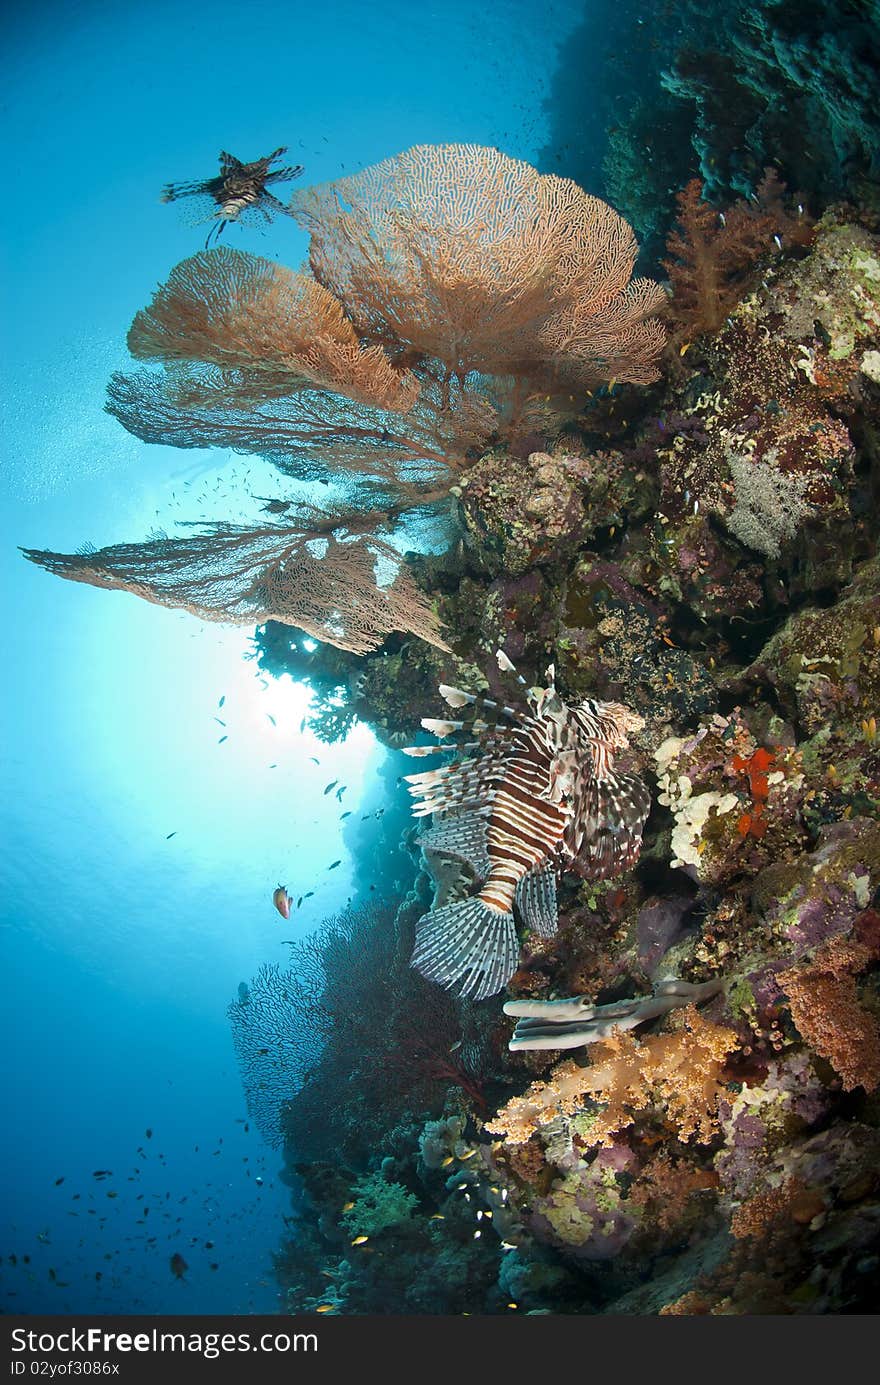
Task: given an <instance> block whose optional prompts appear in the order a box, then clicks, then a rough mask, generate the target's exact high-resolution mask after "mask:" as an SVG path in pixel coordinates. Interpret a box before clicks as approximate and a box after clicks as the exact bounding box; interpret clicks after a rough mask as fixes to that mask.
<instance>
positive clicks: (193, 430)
mask: <svg viewBox="0 0 880 1385" xmlns="http://www.w3.org/2000/svg"><path fill="white" fill-rule="evenodd" d="M291 211H292V214H293V215H295V216H296V218H297V219H298V220H299V221H300V223H301V224H303V225H304V226H306V227H307V229H308V230H309V232H310V236H311V245H310V263H311V270H312V274H311V275H310V274H308V273H300V274H295V273H293V272H291V271H289V270H287V269H284V268H283V267H281V266H279V265H276V264H274V263H273V262H271V261H269V260H265V259H260V258H258V257H256V256H252V255H246V254H241V253H236V252H233V251H227V250H223V251H212V252H211V253H209V254H200V255H195V256H193V257H191V258H190V259H189V260H185V261H184V262H183V263H182V264H181V265H178V267H177V268H176V269H175V270H173V271H172V274H171V276H170V278H169V281H168V283H167V284H166V285H165V286H164V287H162V288H160V289H159V291H158V292H157V294H156V296H155V298H154V300H153V302H152V304H151V305H150V306H149V307H148V308H146V309H145V310H144V311H142V312H140V313H138V315H137V317H136V318H135V320H134V323H133V324H132V328H131V331H130V333H129V345H130V347H131V350H132V353H133V354H134V355H135V356H138V357H139V358H141V359H149V360H159V361H163V362H164V363H165V366H166V369H165V372H164V374H158V373H157V372H154V371H149V372H138V373H135V374H131V375H116V376H114V377H113V380H112V381H111V385H110V392H109V394H110V397H109V402H108V409H109V411H110V412H111V413H113V414H115V415H116V417H117V418H119V419H120V421H121V422H122V423H123V425H124V426H125V427H126V428H128V430H129V431H130V432H132V433H134V434H135V435H136V436H137V437H140V438H143V439H144V440H145V441H147V442H162V443H167V444H170V445H172V446H178V447H207V446H221V447H228V448H232V449H233V450H235V451H240V452H254V453H257V454H260V455H263V456H266V457H268V458H269V459H270V460H271V461H272V462H274V463H275V464H276V465H278V466H279V467H280V468H281V469H282V470H284V471H286V472H288V473H289V474H291V475H294V476H296V477H297V478H298V479H303V480H312V479H321V480H325V479H327V477H328V475H331V474H335V475H338V476H339V477H340V478H341V480H342V481H343V482H344V483H345V484H346V486H347V488H348V489H349V490H353V489H356V490H360V491H366V492H370V502H371V503H375V502H376V500H377V495H376V493H377V492H380V493H381V495H382V503H386V504H387V501H388V498H389V494H391V496H392V497H393V503H394V506H395V508H396V509H398V510H399V509H402V508H407V507H410V506H419V505H422V504H428V503H433V502H435V501H437V500H439V499H443V498H445V497H446V495H447V494H448V492H449V486H450V483H451V481H452V479H453V474H454V473H456V472H458V471H460V470H462V469H465V468H466V467H467V466H468V465H469V463H470V462H471V461H472V460H473V458H474V457H475V456H477V455H479V454H480V452H482V451H485V448H486V446H487V445H488V443H489V442H490V441H491V440H493V439H503V440H505V441H507V442H513V441H515V440H517V439H522V438H523V437H526V436H529V435H530V434H531V433H532V432H534V431H535V430H538V431H539V432H541V433H546V432H547V431H548V430H551V429H558V426H559V423H560V421H561V418H562V417H565V416H573V415H575V414H576V413H577V412H578V410H579V408H580V407H581V405H582V404H583V400H584V394H583V391H584V390H585V389H586V388H587V387H588V386H590V385H591V384H595V383H596V382H599V381H609V380H612V379H617V380H620V381H631V382H634V383H646V382H648V381H651V380H654V379H656V378H657V375H658V373H659V372H658V369H657V361H658V359H659V356H660V353H661V351H662V348H663V344H664V340H665V330H664V328H663V326H662V325H661V323H660V321H659V319H658V318H657V317H656V316H654V314H655V313H656V311H657V310H658V308H659V307H660V306H661V304H662V303H663V302H664V301H665V296H664V294H663V291H662V289H661V288H660V287H659V285H657V284H655V283H653V282H652V281H650V280H645V279H632V278H631V275H632V270H633V266H634V263H635V259H636V254H637V251H638V246H637V243H636V240H635V237H634V235H633V232H632V230H631V228H630V227H629V226H628V225H627V223H626V222H625V221H624V220H623V219H622V218H621V217H620V216H619V215H618V214H617V212H615V211H614V210H613V209H612V208H611V207H609V206H608V205H607V204H606V203H604V202H601V201H599V199H597V198H595V197H591V196H589V195H588V194H587V193H585V192H584V191H583V190H582V189H581V188H579V187H578V186H577V185H576V184H575V183H573V182H571V181H570V180H569V179H565V178H558V177H555V176H551V175H542V174H539V173H538V172H537V171H536V170H535V169H534V168H531V167H530V166H529V165H528V164H525V163H522V162H520V161H519V160H516V159H510V158H508V157H507V156H506V155H504V154H501V153H500V152H499V151H498V150H495V149H484V148H481V147H479V146H476V145H438V146H428V145H425V146H419V147H417V148H415V149H410V150H408V151H406V152H405V153H403V154H400V155H398V156H397V157H395V158H392V159H387V160H385V162H384V163H381V164H378V165H376V166H375V167H374V168H368V169H366V170H364V171H363V172H362V173H359V174H357V175H355V176H353V177H350V178H342V179H340V180H338V181H337V182H334V183H328V184H325V185H322V186H318V187H314V188H307V189H304V190H303V191H302V192H301V193H299V194H298V196H297V197H296V198H295V199H294V201H293V202H292V203H291Z"/></svg>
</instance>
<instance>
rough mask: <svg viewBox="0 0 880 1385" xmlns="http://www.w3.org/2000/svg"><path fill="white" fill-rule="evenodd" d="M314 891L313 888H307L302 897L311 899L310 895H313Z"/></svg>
mask: <svg viewBox="0 0 880 1385" xmlns="http://www.w3.org/2000/svg"><path fill="white" fill-rule="evenodd" d="M314 893H315V891H314V890H308V891H307V892H306V893H305V894H304V895H303V899H311V898H312V895H313V894H314Z"/></svg>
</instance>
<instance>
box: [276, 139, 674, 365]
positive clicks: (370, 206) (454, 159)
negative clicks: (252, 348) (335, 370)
mask: <svg viewBox="0 0 880 1385" xmlns="http://www.w3.org/2000/svg"><path fill="white" fill-rule="evenodd" d="M291 210H292V212H293V214H294V216H295V217H296V218H297V220H298V221H299V222H300V223H301V224H302V225H304V226H305V227H306V228H307V229H308V231H309V233H310V235H311V247H310V263H311V267H312V271H313V273H314V274H315V277H316V278H317V279H318V280H319V281H320V282H321V283H322V284H325V285H326V286H327V287H328V288H329V289H330V290H331V291H332V293H334V294H335V295H336V297H337V298H338V299H339V301H340V302H341V303H342V304H343V305H344V307H345V310H346V312H347V314H348V316H349V317H350V318H351V320H352V322H353V323H354V324H355V327H356V328H357V330H358V333H359V334H360V335H361V336H363V337H365V338H367V339H368V340H370V341H375V342H379V343H381V344H382V345H383V346H384V347H385V348H386V350H388V351H389V353H390V354H391V356H392V358H393V359H395V360H397V361H410V360H416V359H418V358H419V357H431V358H433V359H434V360H436V361H439V362H440V363H441V364H442V366H443V368H444V370H445V372H446V373H447V374H448V375H449V376H450V377H453V376H457V377H458V378H459V379H463V378H464V377H465V376H466V375H467V374H469V373H470V372H471V371H480V372H481V373H483V374H490V375H496V376H499V375H501V376H504V375H510V376H514V377H516V378H517V379H529V380H532V381H533V382H534V383H535V384H540V383H541V382H542V381H544V380H546V379H547V378H548V377H553V376H563V377H564V378H566V379H572V380H574V381H576V382H577V384H578V385H580V386H581V387H583V386H584V385H588V384H590V383H592V382H596V381H600V380H609V379H612V378H616V379H618V380H628V381H631V382H633V383H639V384H643V383H648V382H650V381H651V380H655V379H656V378H657V375H658V370H657V359H658V356H659V354H660V351H661V349H662V346H663V341H664V332H663V328H662V327H661V326H660V324H659V322H658V321H657V320H656V319H653V318H652V316H651V315H652V314H653V313H655V312H656V311H657V310H658V308H659V307H660V306H661V305H662V303H663V302H664V301H665V300H664V295H663V292H662V290H661V288H660V287H659V285H658V284H655V283H653V282H652V281H650V280H645V279H636V280H632V281H631V275H632V270H633V266H634V264H635V260H636V255H637V253H638V246H637V243H636V239H635V236H634V235H633V232H632V229H631V228H630V226H629V225H628V224H627V223H626V222H625V221H624V220H623V218H622V217H621V216H619V215H618V213H617V212H615V211H614V210H613V208H611V207H609V206H608V204H607V203H605V202H602V201H600V200H599V199H598V198H596V197H591V196H590V195H589V194H588V193H585V192H584V191H583V189H581V188H579V187H578V185H577V184H576V183H573V182H572V181H571V180H570V179H568V178H559V177H556V176H555V175H552V174H550V175H548V174H540V173H538V172H537V170H536V169H534V168H532V167H531V166H530V165H529V164H527V163H523V162H521V161H520V160H518V159H511V158H509V157H508V156H507V155H506V154H502V153H501V152H500V150H497V149H492V148H484V147H482V146H480V145H474V144H440V145H418V146H416V147H415V148H413V149H408V150H406V151H405V152H404V153H402V154H398V155H396V156H395V157H394V158H390V159H386V160H385V161H384V162H383V163H380V164H376V165H375V166H374V167H372V168H367V169H365V170H364V171H363V172H362V173H357V174H355V175H353V176H352V177H349V178H340V179H339V180H338V181H336V182H333V183H328V184H325V185H323V186H318V187H311V188H303V189H301V190H299V191H298V192H297V193H296V195H295V196H294V197H293V198H292V200H291Z"/></svg>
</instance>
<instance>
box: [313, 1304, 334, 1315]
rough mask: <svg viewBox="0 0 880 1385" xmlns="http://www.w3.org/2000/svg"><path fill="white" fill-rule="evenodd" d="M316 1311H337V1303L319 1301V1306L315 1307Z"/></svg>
mask: <svg viewBox="0 0 880 1385" xmlns="http://www.w3.org/2000/svg"><path fill="white" fill-rule="evenodd" d="M315 1312H316V1313H335V1312H336V1304H335V1303H319V1304H318V1306H317V1308H316V1309H315Z"/></svg>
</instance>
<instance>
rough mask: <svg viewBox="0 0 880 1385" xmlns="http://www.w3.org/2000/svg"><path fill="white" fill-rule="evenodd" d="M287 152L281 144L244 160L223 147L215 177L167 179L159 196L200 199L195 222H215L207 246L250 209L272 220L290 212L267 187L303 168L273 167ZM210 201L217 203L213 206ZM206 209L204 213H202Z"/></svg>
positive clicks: (163, 198)
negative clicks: (193, 180)
mask: <svg viewBox="0 0 880 1385" xmlns="http://www.w3.org/2000/svg"><path fill="white" fill-rule="evenodd" d="M286 153H287V146H286V145H282V146H281V148H280V149H274V150H273V151H272V153H271V154H266V155H265V157H264V158H262V159H254V160H253V162H252V163H249V164H243V163H242V162H241V160H240V159H237V158H236V157H235V155H234V154H227V153H226V152H225V150H224V151H223V152H221V154H220V172H219V174H218V176H217V177H216V178H207V179H205V181H204V182H201V183H167V184H166V186H165V187H164V188H163V189H162V194H161V199H160V200H161V201H162V202H176V201H177V200H178V199H179V198H181V197H198V198H200V199H201V206H199V207H198V208H197V217H196V221H195V225H197V226H198V225H200V224H201V223H203V222H205V221H213V222H214V225H213V226H212V227H211V229H210V231H209V232H208V237H207V240H206V241H205V249H206V250H207V248H208V246H209V245H210V243H211V237H212V236H213V237H214V239H215V241H216V240H219V239H220V236H221V235H222V234H223V232H224V230H225V229H226V227H227V225H228V224H229V222H230V221H240V220H241V219H242V218H243V217H251V213H257V214H259V215H260V216H261V217H262V218H263V220H264V221H271V220H272V217H273V216H275V215H276V214H277V213H278V212H283V213H284V215H285V216H289V215H290V211H289V209H288V208H287V207H285V205H284V203H283V202H279V200H278V198H277V197H275V196H274V195H273V194H272V193H271V192H269V190H268V189H269V184H270V183H289V182H290V180H291V179H292V178H298V177H299V176H300V174H301V173H302V171H303V169H302V164H296V165H293V166H290V167H287V168H275V169H271V165H272V164H273V163H274V162H275V160H276V159H280V157H281V155H282V154H286ZM210 203H213V204H214V206H213V208H211V207H210ZM203 210H204V211H205V215H199V214H198V213H201V212H202V211H203ZM251 219H252V218H251Z"/></svg>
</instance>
